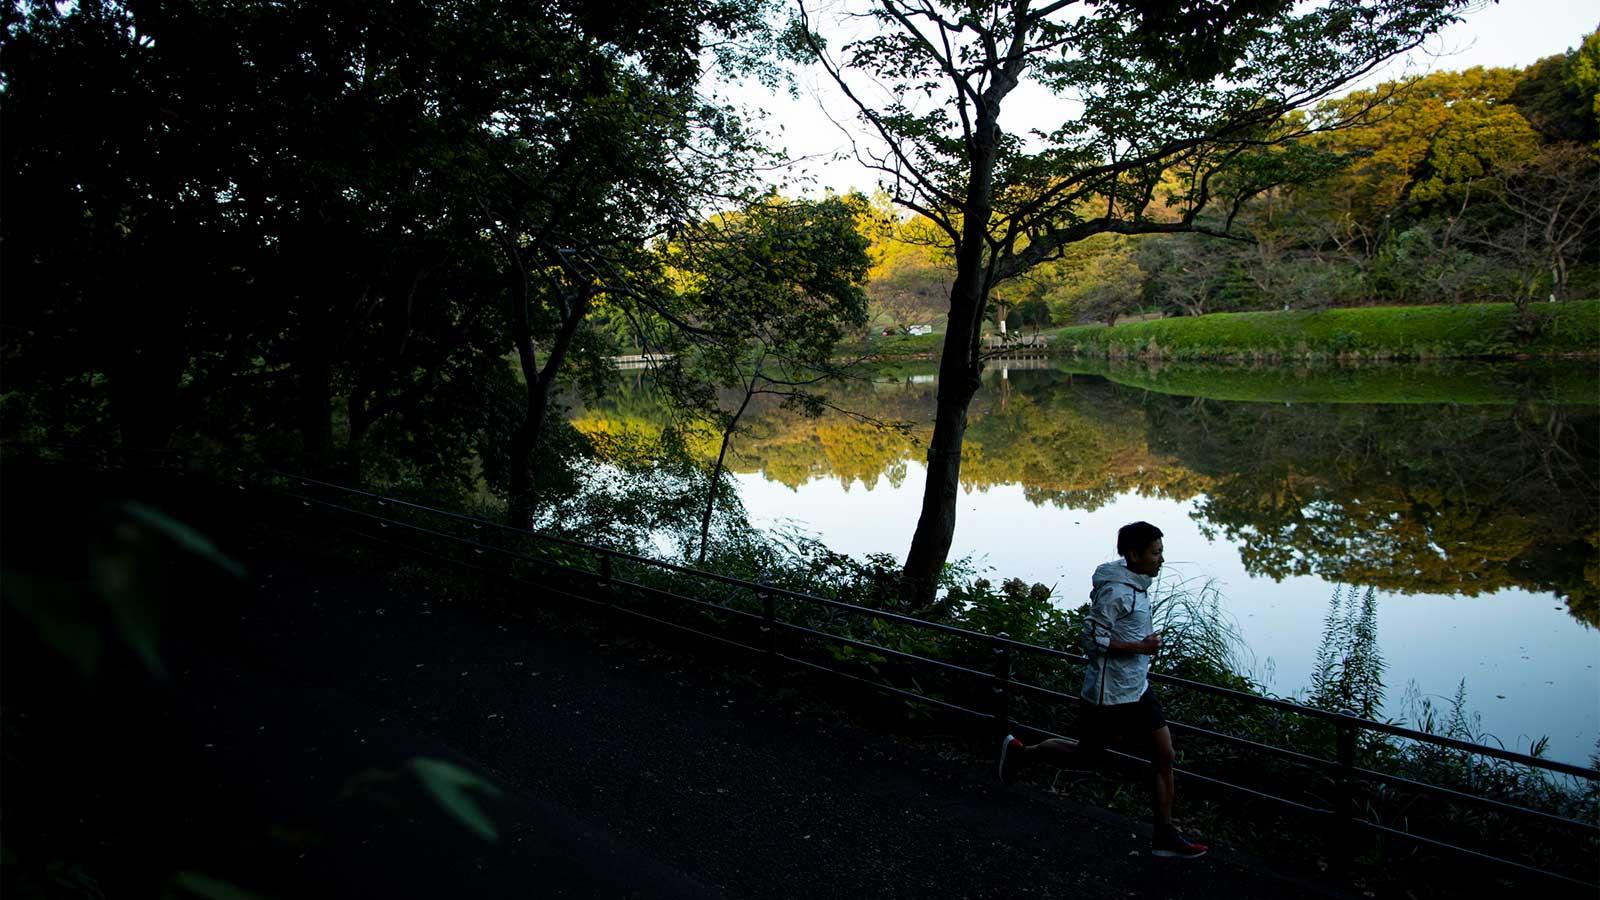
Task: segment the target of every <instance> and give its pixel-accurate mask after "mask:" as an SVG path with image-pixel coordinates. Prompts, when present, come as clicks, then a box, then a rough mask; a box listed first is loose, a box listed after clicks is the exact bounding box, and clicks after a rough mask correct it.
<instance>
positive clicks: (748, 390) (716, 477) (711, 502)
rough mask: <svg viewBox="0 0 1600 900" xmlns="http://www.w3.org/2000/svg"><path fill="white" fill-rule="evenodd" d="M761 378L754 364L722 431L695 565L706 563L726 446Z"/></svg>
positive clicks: (702, 521) (759, 367)
mask: <svg viewBox="0 0 1600 900" xmlns="http://www.w3.org/2000/svg"><path fill="white" fill-rule="evenodd" d="M760 377H761V364H760V363H757V364H756V373H755V375H753V376H752V377H751V378H750V381H749V382H748V383H747V384H746V385H745V389H744V400H743V401H741V402H740V403H739V410H738V411H737V412H735V413H734V414H733V416H732V417H731V418H729V419H728V425H727V427H725V428H724V429H722V449H720V450H718V451H717V464H716V466H715V467H714V468H713V469H712V470H711V486H710V488H709V489H707V491H706V511H705V513H704V514H703V515H701V516H700V556H699V558H698V560H696V564H697V565H703V564H704V563H705V561H706V544H707V543H708V542H709V540H710V536H711V512H712V510H713V509H714V508H715V506H716V503H717V485H718V484H719V483H720V482H721V481H722V463H723V461H724V460H725V459H727V457H728V445H729V444H731V443H733V431H734V429H736V428H738V427H739V419H740V418H742V417H743V416H744V411H745V410H746V409H748V408H749V407H750V398H751V397H754V396H755V393H756V379H757V378H760Z"/></svg>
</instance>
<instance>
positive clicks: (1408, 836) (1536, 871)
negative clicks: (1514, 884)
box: [1355, 819, 1595, 890]
mask: <svg viewBox="0 0 1600 900" xmlns="http://www.w3.org/2000/svg"><path fill="white" fill-rule="evenodd" d="M1355 824H1356V825H1358V826H1360V827H1361V828H1364V829H1366V830H1368V831H1371V832H1374V833H1376V834H1382V835H1386V836H1388V837H1397V838H1401V839H1402V840H1407V841H1413V842H1415V843H1418V844H1423V845H1424V846H1428V847H1433V848H1435V849H1437V850H1448V851H1450V852H1451V853H1458V854H1460V855H1462V856H1466V857H1469V858H1471V859H1476V860H1478V861H1479V862H1486V863H1491V864H1493V865H1497V866H1506V867H1508V868H1512V869H1517V870H1519V871H1522V872H1526V873H1528V874H1529V875H1542V876H1544V877H1545V878H1553V879H1555V880H1557V881H1561V882H1565V883H1566V884H1569V885H1574V886H1576V887H1581V888H1587V889H1589V890H1593V889H1594V886H1595V884H1594V882H1592V881H1584V880H1582V879H1579V878H1573V877H1572V876H1570V875H1563V874H1561V873H1560V872H1552V871H1550V870H1549V869H1541V868H1539V867H1538V866H1531V865H1528V864H1527V863H1520V862H1517V861H1516V860H1514V859H1506V858H1504V857H1501V856H1494V855H1492V854H1489V853H1483V852H1480V851H1478V850H1469V849H1467V848H1466V847H1458V846H1456V845H1455V844H1447V843H1445V842H1444V841H1441V840H1436V839H1434V838H1431V837H1426V836H1424V835H1420V834H1414V833H1412V832H1409V831H1402V830H1400V829H1398V828H1390V827H1389V826H1387V825H1379V824H1378V823H1377V822H1373V821H1370V820H1367V819H1357V820H1356V823H1355Z"/></svg>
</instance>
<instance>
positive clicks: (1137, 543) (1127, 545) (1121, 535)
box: [1117, 522, 1161, 558]
mask: <svg viewBox="0 0 1600 900" xmlns="http://www.w3.org/2000/svg"><path fill="white" fill-rule="evenodd" d="M1159 540H1161V529H1159V528H1157V527H1155V526H1154V525H1151V524H1150V523H1149V522H1130V523H1128V524H1127V525H1124V526H1122V527H1121V528H1118V529H1117V553H1118V554H1120V555H1121V556H1122V557H1123V558H1127V557H1130V556H1138V555H1139V554H1140V553H1143V552H1144V548H1146V547H1148V546H1150V545H1151V544H1154V543H1155V542H1156V541H1159Z"/></svg>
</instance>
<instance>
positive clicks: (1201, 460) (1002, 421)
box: [580, 371, 1600, 624]
mask: <svg viewBox="0 0 1600 900" xmlns="http://www.w3.org/2000/svg"><path fill="white" fill-rule="evenodd" d="M629 393H630V394H631V392H629ZM832 400H833V402H835V403H837V404H838V405H840V406H842V407H845V408H847V409H853V410H856V411H858V412H861V413H863V414H866V415H868V416H871V417H873V418H875V419H879V420H883V421H905V422H912V423H916V424H917V425H918V426H919V427H920V428H921V430H920V431H919V432H917V433H914V434H913V436H911V437H907V436H904V435H901V434H898V433H895V432H892V431H887V430H883V429H879V428H876V427H874V426H872V425H870V424H866V423H862V422H859V421H855V420H852V419H848V418H845V417H825V418H823V419H821V420H809V419H806V418H804V417H802V416H797V415H792V414H790V413H788V412H787V411H785V410H783V409H782V408H781V407H780V406H779V405H777V404H771V405H769V406H766V407H762V408H758V409H756V410H755V411H754V413H753V414H752V415H753V419H752V423H751V425H750V429H749V432H748V434H747V435H746V436H744V437H743V438H742V441H741V444H740V445H739V446H738V448H737V452H738V457H737V459H735V460H734V461H733V465H732V468H733V470H734V471H739V472H760V473H762V475H763V477H766V478H768V479H771V480H774V481H778V482H781V483H783V484H786V485H789V486H790V487H798V486H800V485H802V484H804V483H806V482H809V481H813V480H817V479H837V480H839V481H840V482H841V484H842V485H843V486H844V487H845V488H846V489H847V490H848V489H851V488H852V487H853V486H854V485H857V484H859V485H861V486H863V487H864V488H865V489H866V490H868V491H870V490H872V489H874V488H875V487H876V486H877V484H878V483H879V479H883V480H886V481H888V482H889V484H891V485H893V486H896V487H898V486H899V485H900V484H901V483H902V482H903V480H904V479H905V477H906V474H907V466H908V464H909V462H910V461H912V460H915V459H917V458H918V454H919V452H920V448H921V446H922V445H923V444H924V443H925V441H926V424H927V423H928V422H929V421H930V420H931V413H932V409H933V385H932V384H927V383H914V382H911V381H909V380H908V379H906V378H904V377H902V378H901V379H899V380H897V381H895V382H893V383H877V384H869V383H855V384H849V385H843V386H840V387H839V388H838V389H837V391H836V392H835V393H834V395H833V397H832ZM596 416H598V417H599V418H605V417H608V416H617V417H625V418H628V419H630V420H632V421H634V422H639V421H642V420H648V419H649V417H650V416H651V411H650V405H649V403H648V401H646V400H644V399H642V398H641V397H640V396H638V395H631V396H623V397H618V398H616V400H615V401H614V405H611V406H610V407H609V411H607V410H597V411H596V413H591V418H593V417H596ZM580 427H581V426H580ZM1597 474H1600V409H1597V408H1596V407H1593V406H1552V405H1545V404H1540V403H1534V402H1523V403H1516V404H1511V405H1501V406H1482V405H1478V406H1456V405H1451V404H1406V405H1376V404H1374V405H1365V404H1293V405H1289V404H1281V403H1235V402H1226V401H1218V400H1202V399H1196V398H1190V397H1181V396H1174V395H1170V394H1161V393H1154V392H1148V391H1144V390H1138V389H1134V388H1129V387H1124V386H1122V385H1118V384H1114V383H1111V382H1109V381H1106V380H1105V379H1103V378H1099V377H1094V376H1083V375H1079V376H1073V375H1068V374H1066V373H1062V372H1054V371H1034V372H1012V373H1010V378H1009V379H1005V380H1001V379H1000V378H999V377H998V376H997V375H996V374H995V373H991V375H990V377H989V379H988V382H987V384H986V385H985V390H984V391H982V392H980V393H979V395H978V399H977V401H976V402H974V404H973V406H972V409H971V424H970V428H969V431H968V435H967V443H966V447H965V458H964V461H963V467H962V484H963V487H964V488H965V489H966V490H968V491H972V490H984V489H987V488H990V487H994V486H999V485H1008V484H1019V485H1021V486H1022V488H1023V491H1024V495H1025V496H1026V497H1027V499H1028V500H1029V501H1031V502H1033V503H1035V504H1041V505H1042V504H1045V503H1049V504H1051V505H1054V506H1057V507H1062V508H1070V509H1082V510H1094V509H1097V508H1099V507H1101V506H1103V505H1105V504H1106V503H1108V502H1110V501H1112V500H1113V499H1114V498H1116V497H1117V496H1120V495H1122V494H1126V493H1130V492H1133V493H1137V494H1139V495H1141V496H1151V497H1161V498H1166V499H1172V500H1191V499H1192V500H1195V501H1196V507H1195V512H1194V516H1195V518H1196V520H1197V521H1198V522H1199V523H1200V526H1201V528H1202V530H1203V531H1204V532H1205V533H1206V534H1207V535H1208V536H1216V537H1220V538H1222V539H1225V540H1227V541H1229V542H1231V543H1233V544H1235V545H1236V546H1237V547H1238V548H1239V552H1240V555H1241V557H1242V560H1243V562H1244V565H1245V568H1246V570H1247V571H1249V572H1250V573H1252V574H1256V575H1264V576H1271V577H1274V578H1282V577H1285V576H1291V575H1305V574H1314V575H1316V576H1318V577H1321V578H1324V579H1326V580H1329V581H1335V582H1341V583H1346V584H1355V585H1363V586H1373V587H1377V588H1380V589H1382V590H1393V591H1404V592H1426V593H1450V594H1460V595H1465V596H1476V595H1478V594H1480V593H1485V592H1490V591H1494V590H1498V589H1501V588H1506V587H1519V588H1525V589H1529V590H1535V591H1551V592H1555V593H1557V594H1559V595H1561V596H1562V597H1564V598H1565V599H1566V601H1567V603H1568V605H1569V607H1571V609H1572V612H1573V614H1574V615H1575V616H1577V617H1579V618H1580V619H1582V620H1584V621H1586V622H1589V623H1592V624H1600V562H1597V556H1600V553H1597V547H1600V479H1597Z"/></svg>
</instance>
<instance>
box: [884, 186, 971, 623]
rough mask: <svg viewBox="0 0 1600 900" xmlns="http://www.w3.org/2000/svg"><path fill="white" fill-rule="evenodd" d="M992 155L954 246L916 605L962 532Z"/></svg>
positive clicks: (908, 586) (913, 579)
mask: <svg viewBox="0 0 1600 900" xmlns="http://www.w3.org/2000/svg"><path fill="white" fill-rule="evenodd" d="M987 160H988V165H987V166H985V167H984V168H983V169H982V171H981V172H975V174H981V175H982V176H983V177H981V178H974V179H973V186H972V188H971V190H970V191H969V201H968V202H969V208H968V211H967V213H966V216H965V224H964V225H963V231H964V234H963V238H962V246H961V248H960V250H959V251H958V252H957V254H956V281H955V284H954V285H953V286H952V288H951V290H950V317H949V319H948V322H947V326H946V330H945V337H944V348H943V350H941V351H940V353H939V386H938V389H937V392H936V395H935V397H936V399H935V404H936V410H937V412H936V413H935V417H934V423H933V439H932V441H931V442H930V444H929V447H928V475H927V481H926V483H925V485H924V487H923V489H922V513H921V515H919V516H918V518H917V530H916V533H915V534H913V535H912V537H911V549H910V550H909V551H908V552H907V553H906V565H905V569H904V570H903V571H902V573H901V579H900V601H901V602H902V603H903V604H905V605H907V606H910V607H913V608H916V607H927V606H928V605H929V604H931V603H932V602H933V598H934V593H935V591H936V590H937V589H938V585H939V574H940V573H941V572H942V571H943V570H944V564H945V560H946V559H948V558H949V556H950V543H951V541H952V540H954V539H955V532H956V499H957V498H958V497H959V496H960V493H961V445H962V442H963V441H964V440H965V439H966V434H967V406H968V404H970V403H971V402H972V397H973V395H974V394H976V393H977V392H978V386H979V383H980V382H979V377H980V376H981V375H982V373H983V364H982V362H981V361H980V359H979V355H978V331H979V322H980V319H981V317H982V316H983V304H984V299H985V297H984V295H985V291H984V285H983V271H982V268H983V246H984V234H983V228H984V226H985V224H986V223H987V222H988V221H989V183H990V178H989V176H990V175H991V174H992V172H993V168H994V164H993V156H992V155H989V156H988V157H987ZM974 168H975V169H977V168H978V167H977V166H976V165H975V166H974ZM980 191H981V193H979V192H980ZM973 207H976V209H974V208H973Z"/></svg>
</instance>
